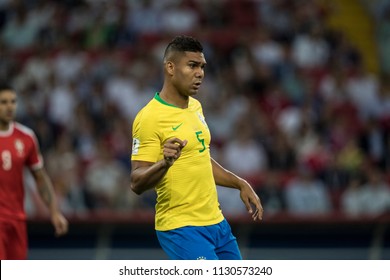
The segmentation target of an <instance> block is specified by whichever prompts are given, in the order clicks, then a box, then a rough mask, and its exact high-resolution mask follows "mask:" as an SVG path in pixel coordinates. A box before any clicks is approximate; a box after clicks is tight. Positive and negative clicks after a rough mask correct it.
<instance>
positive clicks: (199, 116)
mask: <svg viewBox="0 0 390 280" xmlns="http://www.w3.org/2000/svg"><path fill="white" fill-rule="evenodd" d="M196 114H197V115H198V118H199V120H200V121H201V122H202V123H203V124H204V126H205V127H208V126H207V123H206V120H205V118H204V117H203V116H202V114H201V113H199V112H196Z"/></svg>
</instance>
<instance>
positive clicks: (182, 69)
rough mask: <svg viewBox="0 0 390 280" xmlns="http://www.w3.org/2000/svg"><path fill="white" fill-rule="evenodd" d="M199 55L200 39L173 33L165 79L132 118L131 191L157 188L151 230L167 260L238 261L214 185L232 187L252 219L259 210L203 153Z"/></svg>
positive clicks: (206, 135)
mask: <svg viewBox="0 0 390 280" xmlns="http://www.w3.org/2000/svg"><path fill="white" fill-rule="evenodd" d="M205 66H206V59H205V57H204V54H203V47H202V45H201V44H200V42H199V41H198V40H196V39H194V38H192V37H188V36H177V37H175V38H174V39H173V40H172V41H171V42H170V43H169V44H168V46H167V48H166V50H165V53H164V85H163V87H162V90H161V91H160V92H159V93H156V94H155V96H154V98H153V99H152V100H151V101H150V102H149V103H148V104H147V105H146V106H145V107H144V108H143V109H142V110H141V111H140V112H139V113H138V115H137V117H136V118H135V120H134V124H133V147H132V156H131V160H132V161H131V163H132V173H131V189H132V190H133V191H134V192H135V193H137V194H141V193H143V192H145V191H147V190H149V189H152V188H154V189H155V190H156V192H157V204H156V218H155V229H156V233H157V237H158V240H159V242H160V245H161V247H162V248H163V250H164V251H165V252H166V253H167V255H168V256H169V258H170V259H187V260H191V259H192V260H194V259H214V260H215V259H242V257H241V253H240V250H239V248H238V245H237V241H236V238H235V237H234V236H233V234H232V232H231V229H230V226H229V224H228V222H227V221H226V220H225V218H224V216H223V214H222V212H221V209H220V206H219V203H218V196H217V188H216V185H220V186H225V187H229V188H236V189H238V190H239V191H240V197H241V199H242V201H243V202H244V204H245V205H246V208H247V209H248V212H249V213H250V214H251V215H252V218H253V220H254V221H256V220H261V219H262V215H263V208H262V205H261V202H260V199H259V197H258V196H257V195H256V193H255V192H254V191H253V189H252V187H251V186H250V185H249V184H248V183H247V182H246V181H245V180H244V179H242V178H240V177H238V176H236V175H235V174H233V173H232V172H230V171H228V170H226V169H224V168H223V167H222V166H221V165H219V164H218V163H217V162H216V161H215V160H214V159H213V158H211V156H210V150H209V145H210V140H211V136H210V131H209V129H208V127H207V123H206V121H205V118H204V116H203V111H202V106H201V104H200V102H199V101H198V100H196V99H194V98H193V97H192V96H193V95H195V94H197V93H198V90H199V87H200V85H201V83H202V80H203V77H204V68H205Z"/></svg>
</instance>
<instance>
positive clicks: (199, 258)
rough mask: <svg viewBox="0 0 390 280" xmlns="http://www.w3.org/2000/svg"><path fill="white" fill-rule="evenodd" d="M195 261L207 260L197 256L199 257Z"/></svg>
mask: <svg viewBox="0 0 390 280" xmlns="http://www.w3.org/2000/svg"><path fill="white" fill-rule="evenodd" d="M196 260H199V261H201V260H207V258H206V257H204V256H199V257H197V258H196Z"/></svg>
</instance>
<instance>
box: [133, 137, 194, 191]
mask: <svg viewBox="0 0 390 280" xmlns="http://www.w3.org/2000/svg"><path fill="white" fill-rule="evenodd" d="M186 144H187V141H186V140H184V141H183V140H180V139H178V138H171V139H168V140H167V141H166V142H165V143H164V148H163V155H164V158H163V159H162V160H159V161H157V162H155V163H153V162H147V161H139V160H132V161H131V168H132V171H131V176H130V188H131V189H132V190H133V191H134V192H135V193H136V194H141V193H143V192H145V191H147V190H149V189H152V188H154V186H155V185H156V184H157V183H158V182H159V181H160V180H161V179H162V178H163V177H164V176H165V174H166V173H167V171H168V169H169V168H170V167H171V166H172V165H173V163H174V162H175V161H176V160H177V159H178V158H179V157H180V155H181V150H182V149H183V148H184V146H185V145H186Z"/></svg>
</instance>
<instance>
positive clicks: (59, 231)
mask: <svg viewBox="0 0 390 280" xmlns="http://www.w3.org/2000/svg"><path fill="white" fill-rule="evenodd" d="M51 222H52V224H53V226H54V230H55V236H61V235H64V234H66V233H67V232H68V221H67V220H66V218H65V217H64V216H63V215H62V214H61V213H59V212H56V213H54V214H53V215H52V216H51Z"/></svg>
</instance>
